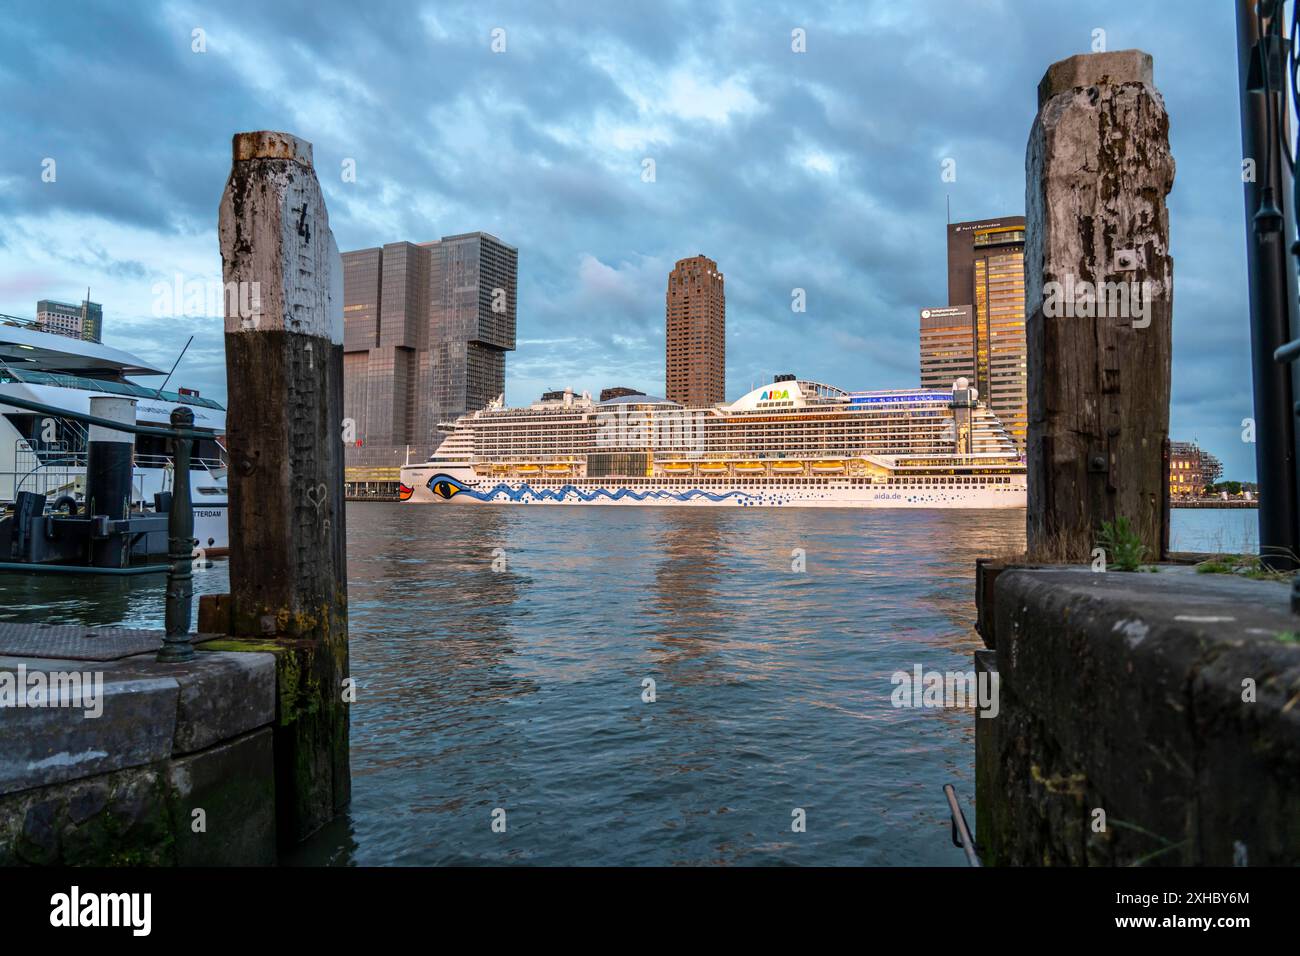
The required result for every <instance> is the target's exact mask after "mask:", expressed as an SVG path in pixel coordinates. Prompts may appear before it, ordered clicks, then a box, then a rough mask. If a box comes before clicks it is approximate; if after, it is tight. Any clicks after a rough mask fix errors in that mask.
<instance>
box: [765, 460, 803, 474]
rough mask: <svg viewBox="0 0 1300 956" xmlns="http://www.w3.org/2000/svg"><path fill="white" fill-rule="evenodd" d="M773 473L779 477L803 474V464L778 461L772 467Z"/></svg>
mask: <svg viewBox="0 0 1300 956" xmlns="http://www.w3.org/2000/svg"><path fill="white" fill-rule="evenodd" d="M772 471H773V473H775V474H778V475H793V474H803V462H799V461H778V462H777V463H776V464H774V465H773V466H772Z"/></svg>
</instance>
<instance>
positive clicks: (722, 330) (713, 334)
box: [664, 255, 727, 407]
mask: <svg viewBox="0 0 1300 956" xmlns="http://www.w3.org/2000/svg"><path fill="white" fill-rule="evenodd" d="M665 332H666V334H665V344H664V351H665V361H664V394H665V397H666V398H667V399H668V400H669V401H670V402H678V403H679V404H682V405H686V406H690V407H703V406H708V405H714V404H716V403H718V402H722V401H726V398H727V303H726V292H725V289H724V285H723V278H722V273H721V272H719V271H718V264H717V263H716V262H714V261H713V260H712V259H709V258H707V257H705V256H703V255H699V256H693V257H691V258H689V259H682V260H680V261H679V262H678V263H677V265H676V267H674V269H673V271H672V272H670V273H669V274H668V295H667V308H666V318H665Z"/></svg>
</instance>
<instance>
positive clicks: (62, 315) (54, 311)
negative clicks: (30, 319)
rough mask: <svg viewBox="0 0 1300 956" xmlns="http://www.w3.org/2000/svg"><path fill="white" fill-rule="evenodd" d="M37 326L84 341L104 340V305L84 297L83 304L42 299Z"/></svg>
mask: <svg viewBox="0 0 1300 956" xmlns="http://www.w3.org/2000/svg"><path fill="white" fill-rule="evenodd" d="M36 327H37V328H38V329H40V330H41V331H43V332H52V333H54V334H55V335H64V336H67V337H68V338H70V339H81V341H83V342H102V341H103V336H104V307H103V306H102V305H100V304H99V303H98V302H91V301H90V300H89V299H83V300H82V302H81V305H73V304H72V303H70V302H56V301H55V300H53V299H41V300H40V301H39V302H37V303H36Z"/></svg>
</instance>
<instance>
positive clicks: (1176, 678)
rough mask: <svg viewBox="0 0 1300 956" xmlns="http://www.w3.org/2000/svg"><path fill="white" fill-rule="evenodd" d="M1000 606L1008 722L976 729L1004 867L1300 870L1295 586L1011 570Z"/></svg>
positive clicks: (989, 815) (992, 841) (990, 841)
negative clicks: (1100, 815)
mask: <svg viewBox="0 0 1300 956" xmlns="http://www.w3.org/2000/svg"><path fill="white" fill-rule="evenodd" d="M996 592H997V601H996V631H997V638H996V646H997V668H998V671H999V674H1000V676H1001V711H1000V714H999V716H998V718H997V719H996V720H993V721H990V720H979V721H977V722H976V731H977V745H976V752H977V766H976V773H977V790H978V791H979V793H980V795H981V798H982V799H984V800H986V801H990V800H991V801H992V803H993V804H994V805H993V806H992V807H981V808H980V810H979V819H980V821H981V824H980V825H981V831H987V832H980V833H979V838H980V842H981V844H982V845H984V846H985V847H986V849H987V851H988V852H989V854H990V856H991V858H992V859H991V861H992V862H995V863H999V862H1000V863H1019V864H1026V863H1029V864H1043V863H1069V864H1082V863H1092V864H1129V863H1134V862H1143V863H1155V864H1160V863H1167V864H1174V863H1181V864H1214V865H1231V864H1232V863H1234V862H1241V860H1242V859H1243V858H1244V859H1246V860H1248V862H1250V863H1251V864H1274V865H1276V864H1295V863H1297V862H1300V703H1298V702H1300V643H1296V642H1295V639H1294V635H1295V633H1296V632H1300V618H1296V617H1293V616H1292V615H1291V614H1290V611H1289V588H1288V587H1287V586H1286V585H1284V584H1277V583H1274V582H1266V581H1250V580H1244V579H1241V578H1238V577H1234V576H1230V575H1213V574H1196V573H1195V572H1194V571H1193V570H1192V569H1190V568H1172V567H1162V568H1161V570H1160V571H1159V572H1158V573H1155V574H1151V573H1121V572H1115V571H1112V572H1109V573H1092V572H1091V571H1088V570H1086V569H1077V568H1061V569H1037V570H1019V569H1008V570H1006V571H1004V572H1003V573H1002V574H1001V575H1000V576H999V577H998V580H997V584H996ZM1252 689H1253V696H1254V699H1253V701H1248V700H1243V694H1244V693H1245V694H1246V696H1250V695H1249V694H1248V693H1247V691H1250V690H1252ZM986 725H987V726H986ZM994 725H996V726H994ZM1097 810H1101V811H1104V814H1105V819H1106V827H1105V829H1104V830H1101V831H1099V830H1097V829H1095V823H1094V821H1095V819H1096V813H1095V811H1097Z"/></svg>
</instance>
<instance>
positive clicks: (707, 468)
mask: <svg viewBox="0 0 1300 956" xmlns="http://www.w3.org/2000/svg"><path fill="white" fill-rule="evenodd" d="M726 473H727V466H726V465H724V464H722V463H721V462H718V461H708V462H705V463H704V464H702V465H700V474H702V475H725V474H726Z"/></svg>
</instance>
